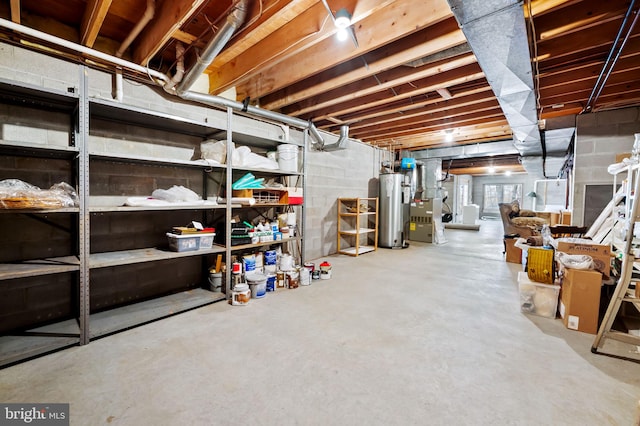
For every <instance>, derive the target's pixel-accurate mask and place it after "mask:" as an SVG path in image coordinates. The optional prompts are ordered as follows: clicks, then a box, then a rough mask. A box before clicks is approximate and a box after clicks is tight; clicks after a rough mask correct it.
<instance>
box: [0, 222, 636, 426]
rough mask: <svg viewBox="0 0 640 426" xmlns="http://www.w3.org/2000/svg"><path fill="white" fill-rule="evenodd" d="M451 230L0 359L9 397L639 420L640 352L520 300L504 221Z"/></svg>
mask: <svg viewBox="0 0 640 426" xmlns="http://www.w3.org/2000/svg"><path fill="white" fill-rule="evenodd" d="M446 236H447V239H448V240H449V242H448V243H447V244H445V245H441V246H434V245H430V244H424V243H413V244H411V246H410V248H408V249H405V250H388V249H379V250H378V251H377V252H374V253H369V254H366V255H363V256H361V257H358V258H352V257H347V256H330V257H328V258H327V259H328V260H329V261H330V262H331V263H332V265H333V277H332V279H331V280H328V281H314V282H313V284H312V285H311V286H309V287H301V288H298V289H296V290H283V291H279V292H276V293H275V294H269V295H268V296H267V297H266V298H264V299H260V300H252V301H251V303H250V304H249V305H247V306H243V307H236V306H230V305H227V304H224V303H218V304H215V305H212V306H208V307H205V308H201V309H197V310H194V311H191V312H188V313H185V314H181V315H178V316H175V317H172V318H169V319H166V320H162V321H158V322H155V323H152V324H149V325H146V326H143V327H139V328H136V329H133V330H130V331H127V332H123V333H120V334H117V335H114V336H110V337H107V338H104V339H100V340H96V341H94V342H92V343H91V344H89V345H87V346H83V347H74V348H71V349H68V350H65V351H61V352H57V353H54V354H51V355H48V356H45V357H42V358H38V359H35V360H32V361H29V362H27V363H23V364H19V365H16V366H13V367H10V368H7V369H4V370H0V400H1V401H3V402H46V403H52V402H69V403H71V424H72V425H98V424H114V425H116V424H121V425H148V424H157V425H186V424H202V425H210V424H216V425H218V424H219V425H227V424H228V425H238V424H264V425H275V424H278V425H281V424H285V425H286V424H302V425H307V424H312V425H326V424H344V425H352V424H367V425H371V424H380V425H396V424H398V425H400V424H401V425H405V424H420V425H425V424H429V425H444V424H446V425H457V424H461V425H465V424H474V425H478V424H481V425H489V424H490V425H496V424H525V425H526V424H531V425H534V424H535V425H539V424H553V425H560V424H568V425H605V424H606V425H609V424H611V425H629V424H632V422H633V421H634V419H635V418H636V409H637V404H638V399H639V398H640V365H639V364H635V363H633V362H630V361H624V360H620V359H616V358H612V357H607V356H603V355H594V354H591V352H590V348H591V343H592V342H593V336H592V335H588V334H583V333H579V332H575V331H569V330H566V329H565V328H564V326H563V325H562V322H561V321H560V320H559V319H555V320H554V319H547V318H542V317H536V316H527V315H524V314H522V313H520V311H519V306H518V290H517V282H516V275H517V271H518V270H519V268H518V265H514V264H508V263H506V262H505V261H504V260H503V258H502V253H501V251H502V243H501V236H502V231H501V224H500V223H499V222H497V221H483V222H482V225H481V229H480V231H479V232H475V231H465V230H447V231H446ZM604 349H605V350H607V349H611V350H613V351H614V353H617V354H620V355H626V356H636V355H637V354H636V353H634V351H635V349H636V348H635V347H633V346H629V345H622V344H621V345H612V344H611V343H607V344H606V345H605V347H604Z"/></svg>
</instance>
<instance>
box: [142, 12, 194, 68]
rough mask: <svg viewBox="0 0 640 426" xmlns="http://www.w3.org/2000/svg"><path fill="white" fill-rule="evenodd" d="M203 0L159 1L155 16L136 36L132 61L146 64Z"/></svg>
mask: <svg viewBox="0 0 640 426" xmlns="http://www.w3.org/2000/svg"><path fill="white" fill-rule="evenodd" d="M205 1H206V0H172V1H163V2H161V3H160V4H159V5H158V10H156V15H155V18H154V19H153V20H152V21H151V22H150V23H149V25H147V28H145V30H144V31H143V32H142V33H141V34H140V37H139V38H138V41H137V47H136V48H135V49H134V51H133V61H134V62H135V63H137V64H142V65H146V64H147V63H148V62H149V60H150V59H151V58H152V57H153V56H154V55H155V54H156V53H158V52H159V51H160V49H161V48H162V47H163V46H164V45H165V44H166V43H167V42H169V40H170V39H171V38H172V37H173V34H174V33H175V32H176V30H178V29H180V27H181V26H182V25H183V24H184V22H185V21H186V20H187V19H189V18H190V17H191V15H193V13H194V12H195V11H196V10H198V8H199V7H200V6H202V4H203V3H204V2H205Z"/></svg>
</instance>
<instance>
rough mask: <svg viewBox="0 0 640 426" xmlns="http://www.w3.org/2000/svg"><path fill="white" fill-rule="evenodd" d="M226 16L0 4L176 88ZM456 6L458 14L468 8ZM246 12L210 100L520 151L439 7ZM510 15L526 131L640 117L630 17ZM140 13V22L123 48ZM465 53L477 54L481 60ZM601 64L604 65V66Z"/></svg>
mask: <svg viewBox="0 0 640 426" xmlns="http://www.w3.org/2000/svg"><path fill="white" fill-rule="evenodd" d="M234 3H235V2H232V0H215V1H213V0H155V1H153V0H66V1H64V2H62V1H57V0H11V1H5V2H2V3H1V4H0V17H2V18H4V19H7V20H11V21H13V22H16V23H20V24H22V25H24V26H26V27H30V28H35V29H38V30H40V31H43V32H46V33H49V34H53V35H56V36H59V37H62V38H64V39H67V40H70V41H73V42H76V43H80V44H83V45H85V46H88V47H92V48H94V49H96V50H99V51H102V52H105V53H108V54H115V53H116V52H117V51H118V49H122V48H123V46H122V43H123V42H124V41H125V40H126V39H127V38H130V39H131V44H130V45H129V46H128V47H126V45H125V46H124V53H123V58H125V59H128V60H131V61H133V62H135V63H137V64H141V65H148V66H149V67H150V68H152V69H154V70H158V71H161V72H163V73H168V74H171V75H173V73H175V70H176V64H177V59H176V51H177V49H176V46H177V44H178V43H181V44H182V45H183V46H184V47H185V54H184V57H185V62H186V68H187V69H189V68H190V67H191V66H192V65H193V64H194V63H195V61H196V58H197V57H198V55H199V53H201V52H202V50H203V49H204V47H205V46H206V45H207V43H208V42H209V41H210V40H211V39H212V38H213V37H214V35H215V34H216V33H217V31H218V30H219V29H220V28H221V27H222V26H223V24H224V23H225V21H226V17H227V16H228V15H229V13H230V12H231V11H232V9H233V5H234ZM451 3H452V5H453V6H454V7H455V6H462V5H463V4H464V3H469V2H459V1H451ZM485 3H486V5H490V4H494V6H495V5H497V6H500V5H501V4H503V5H504V6H505V7H506V6H509V7H514V6H513V4H514V2H513V1H507V0H505V1H500V0H491V1H489V2H479V3H478V5H479V9H478V10H479V12H478V13H480V14H482V12H483V11H484V12H486V11H487V10H488V9H487V8H484V6H483V4H485ZM247 4H248V9H247V13H246V18H245V20H244V23H243V24H242V25H241V27H240V29H239V30H238V31H237V32H236V34H234V36H233V37H232V38H231V40H230V41H229V43H227V45H226V46H225V47H224V48H223V49H222V50H221V52H220V53H219V54H218V56H217V57H216V58H215V59H214V60H213V62H212V63H211V64H210V65H209V66H208V67H207V69H206V73H207V74H208V77H209V92H210V93H211V94H216V95H218V94H221V93H223V92H225V91H228V90H231V93H235V99H236V100H238V101H243V100H245V101H247V102H249V103H250V104H252V105H256V106H259V107H261V108H264V109H267V110H272V111H278V112H282V113H284V114H288V115H291V116H294V117H298V118H301V119H303V120H312V121H313V122H314V123H315V124H316V126H318V128H320V129H324V130H327V131H331V132H334V133H335V134H338V133H339V129H340V126H341V125H344V124H347V125H349V136H350V137H352V138H356V139H360V140H362V141H364V142H366V143H370V144H373V145H377V146H381V147H390V148H392V149H394V150H400V149H406V150H425V149H428V148H443V147H450V146H459V145H467V144H470V145H474V144H479V143H480V144H481V143H485V142H495V141H505V140H510V141H513V140H514V139H515V140H520V139H522V138H518V137H517V134H516V137H514V133H513V123H512V122H510V121H509V117H510V113H509V112H507V115H505V113H504V112H503V108H501V105H502V104H503V103H502V100H501V99H500V98H499V97H496V91H495V88H492V86H491V85H490V84H489V81H488V79H487V77H488V76H489V80H492V79H493V78H494V77H492V75H493V74H492V72H493V71H495V69H492V68H491V65H487V64H486V63H485V62H486V61H484V60H483V57H482V55H483V53H482V52H481V51H482V50H483V49H481V48H479V47H477V43H475V42H474V41H473V40H467V37H466V36H465V31H463V30H466V28H465V27H463V28H462V29H461V28H460V25H459V22H458V20H460V17H459V16H456V15H454V13H453V12H452V10H451V7H450V5H449V2H447V1H446V0H433V1H428V0H422V1H418V0H386V1H385V0H292V1H285V0H248V1H247ZM632 4H633V7H631V8H630V5H632ZM515 5H516V6H515V7H517V8H518V9H519V10H518V13H517V14H514V16H520V18H512V19H522V20H524V22H513V24H514V25H513V26H511V27H510V29H511V30H514V31H516V32H517V34H515V35H519V36H520V37H521V38H520V40H521V41H522V40H526V42H527V43H526V44H527V45H528V51H529V52H530V53H529V54H527V55H522V52H520V55H519V57H518V59H517V61H516V60H513V59H510V60H507V61H505V62H503V63H502V65H501V66H502V67H503V68H504V69H505V70H506V71H510V72H512V74H514V75H516V74H517V75H522V74H523V73H524V74H525V75H526V73H527V72H529V73H530V75H529V76H530V80H531V81H532V85H533V92H532V96H531V97H529V98H527V101H526V102H527V103H528V108H529V112H528V114H529V115H531V112H530V111H531V108H533V112H534V119H535V118H536V117H537V119H547V121H552V120H554V119H556V118H557V117H565V116H568V117H573V116H575V115H576V114H580V113H589V112H593V111H599V110H605V109H613V108H620V107H626V106H638V105H640V80H639V79H638V78H637V76H638V75H639V73H640V25H635V27H633V26H632V25H631V24H633V23H635V18H636V16H637V10H638V5H637V4H635V3H632V2H631V1H622V0H611V1H606V2H603V1H600V0H583V1H577V0H564V1H563V0H533V1H525V2H524V3H522V4H520V3H515ZM487 7H489V6H487ZM492 7H493V6H492ZM343 8H344V9H346V10H347V11H348V12H350V13H351V15H352V23H353V25H352V27H351V28H352V30H353V35H354V36H355V37H351V38H347V40H345V41H339V40H338V38H337V37H336V32H337V28H336V27H335V25H334V22H333V17H332V16H331V15H330V14H329V12H328V9H330V10H331V12H332V13H333V14H335V13H336V12H337V11H338V10H340V9H343ZM149 9H152V16H151V18H150V21H149V23H148V24H146V25H145V26H144V28H143V29H142V31H141V32H140V33H139V34H138V35H135V34H134V35H133V36H130V34H131V32H132V30H133V29H134V27H135V26H136V25H137V24H138V23H139V22H140V21H141V19H142V17H143V16H145V11H147V15H148V14H149ZM498 9H499V8H498ZM456 18H458V20H457V19H456ZM623 23H624V25H623ZM460 24H462V25H463V26H464V25H466V26H467V27H468V26H472V25H474V22H473V20H470V19H467V20H466V22H465V20H462V21H460ZM630 28H631V29H630ZM523 31H524V32H526V33H527V34H522V32H523ZM0 32H1V37H2V38H3V39H4V40H5V41H9V42H12V43H22V41H23V40H24V39H25V36H23V35H21V34H20V33H14V32H11V31H9V30H7V29H2V30H0ZM617 36H619V37H618V41H617V42H616V37H617ZM27 41H31V42H33V41H34V40H27ZM40 44H46V43H40ZM474 44H475V46H474ZM30 46H33V45H30ZM484 47H485V48H486V47H487V46H486V45H485V46H484ZM489 47H491V46H490V45H489ZM621 47H622V49H620V48H621ZM470 48H471V49H470ZM472 49H473V51H476V50H478V51H477V52H476V53H477V54H478V57H476V55H474V53H473V51H472ZM616 49H617V50H620V54H619V55H617V56H616V55H615V53H616ZM484 50H487V49H484ZM519 50H522V49H519ZM612 52H613V54H612ZM479 58H480V60H479ZM607 58H610V59H612V60H611V61H609V63H608V64H607V65H606V66H605V64H606V61H607ZM78 59H79V60H82V58H78ZM613 59H615V60H613ZM532 64H533V65H532ZM481 66H482V67H485V70H484V71H483V69H482V67H481ZM603 69H604V70H605V73H603V76H602V77H601V78H599V76H600V75H601V73H602V71H603ZM607 70H610V72H606V71H607ZM130 74H134V73H130ZM503 75H504V74H503ZM135 77H136V78H138V79H140V80H144V79H145V78H147V77H146V76H145V75H143V74H136V75H135ZM604 77H606V78H604ZM602 83H604V84H602ZM498 94H499V95H500V93H498ZM503 107H504V105H503ZM529 118H530V117H529ZM565 121H566V120H565ZM569 121H571V120H569ZM535 133H536V131H535V130H533V134H534V135H535ZM448 135H449V137H450V138H451V141H448V140H447V136H448ZM540 139H542V140H544V139H545V138H544V135H542V136H541V137H540ZM563 144H565V145H566V142H563ZM539 145H540V144H539V143H538V142H536V143H535V144H534V145H532V148H531V149H533V150H534V151H532V152H533V153H535V154H537V153H539V152H540V151H539V149H540V148H541V147H540V146H539ZM561 145H562V144H561ZM516 147H517V144H516ZM518 151H519V152H520V153H521V154H523V155H528V153H524V152H522V149H519V150H518ZM507 154H508V155H506V156H505V161H507V160H506V159H507V158H508V159H511V160H512V161H515V162H516V164H519V159H518V156H517V155H512V154H511V153H507ZM550 154H553V153H550ZM554 155H555V154H554ZM478 161H479V160H478V159H476V160H475V161H474V164H478ZM548 174H551V175H553V171H549V173H548Z"/></svg>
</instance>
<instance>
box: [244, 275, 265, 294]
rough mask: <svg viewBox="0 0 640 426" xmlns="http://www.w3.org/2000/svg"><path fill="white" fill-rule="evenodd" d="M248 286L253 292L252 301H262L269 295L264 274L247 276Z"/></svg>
mask: <svg viewBox="0 0 640 426" xmlns="http://www.w3.org/2000/svg"><path fill="white" fill-rule="evenodd" d="M247 284H249V289H250V290H251V298H252V299H260V298H262V297H264V296H265V295H266V294H267V276H266V275H262V274H247Z"/></svg>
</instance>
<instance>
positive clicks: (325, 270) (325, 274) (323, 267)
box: [320, 261, 331, 280]
mask: <svg viewBox="0 0 640 426" xmlns="http://www.w3.org/2000/svg"><path fill="white" fill-rule="evenodd" d="M320 279H321V280H328V279H331V264H330V263H329V262H327V261H324V262H322V263H321V264H320Z"/></svg>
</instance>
